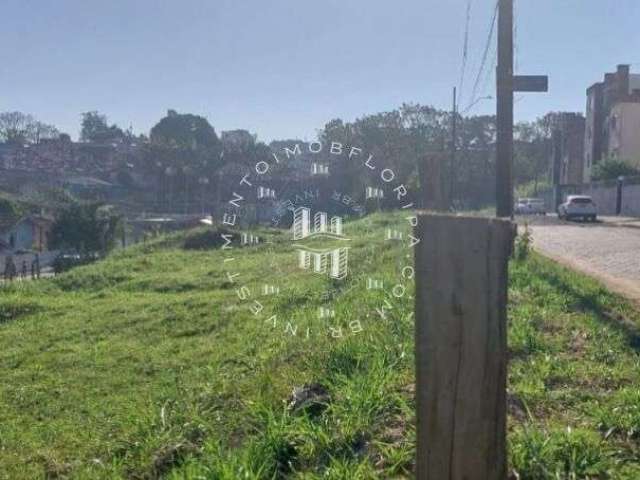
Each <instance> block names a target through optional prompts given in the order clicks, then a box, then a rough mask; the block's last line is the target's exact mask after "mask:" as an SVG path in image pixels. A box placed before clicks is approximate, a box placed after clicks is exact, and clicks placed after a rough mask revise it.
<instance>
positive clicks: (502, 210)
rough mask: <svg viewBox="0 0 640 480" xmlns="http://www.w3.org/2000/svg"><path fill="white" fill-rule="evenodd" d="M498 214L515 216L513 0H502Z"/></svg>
mask: <svg viewBox="0 0 640 480" xmlns="http://www.w3.org/2000/svg"><path fill="white" fill-rule="evenodd" d="M496 80H497V85H496V93H497V112H496V113H497V134H498V137H497V145H496V216H498V217H511V216H513V172H512V168H513V0H499V10H498V69H497V72H496Z"/></svg>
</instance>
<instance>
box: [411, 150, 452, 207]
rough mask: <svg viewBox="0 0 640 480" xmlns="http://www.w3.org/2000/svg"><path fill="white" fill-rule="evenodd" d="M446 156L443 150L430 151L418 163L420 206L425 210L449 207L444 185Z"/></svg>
mask: <svg viewBox="0 0 640 480" xmlns="http://www.w3.org/2000/svg"><path fill="white" fill-rule="evenodd" d="M446 161H447V156H446V154H445V153H443V152H430V153H428V154H426V155H425V157H424V162H421V163H420V164H419V165H418V170H419V175H420V187H421V194H422V208H424V209H425V210H434V211H446V210H448V209H449V195H448V192H447V191H446V187H445V185H446V184H447V182H446V181H445V164H446Z"/></svg>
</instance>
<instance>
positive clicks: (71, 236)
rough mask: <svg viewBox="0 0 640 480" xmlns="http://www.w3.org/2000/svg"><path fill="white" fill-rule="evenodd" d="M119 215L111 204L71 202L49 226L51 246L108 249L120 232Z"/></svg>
mask: <svg viewBox="0 0 640 480" xmlns="http://www.w3.org/2000/svg"><path fill="white" fill-rule="evenodd" d="M122 228H123V223H122V218H121V217H120V216H119V215H118V214H117V213H116V212H114V210H113V209H112V207H109V206H104V205H101V204H98V203H91V204H81V203H74V204H72V205H70V206H68V207H67V208H65V209H63V210H62V211H61V212H60V214H59V215H58V217H57V218H56V221H55V223H54V224H53V227H52V229H51V245H52V247H53V248H54V249H73V250H76V251H78V252H82V253H91V252H107V251H109V250H111V249H112V248H113V247H114V246H115V244H116V241H117V239H118V237H119V235H120V234H121V232H122Z"/></svg>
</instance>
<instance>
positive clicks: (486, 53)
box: [469, 1, 499, 104]
mask: <svg viewBox="0 0 640 480" xmlns="http://www.w3.org/2000/svg"><path fill="white" fill-rule="evenodd" d="M498 5H499V1H496V6H495V8H494V10H493V17H492V19H491V25H490V26H489V34H488V35H487V43H486V44H485V47H484V52H483V53H482V61H481V63H480V69H479V70H478V75H477V76H476V80H475V83H474V84H473V90H472V91H471V101H470V102H469V104H473V102H475V101H476V98H477V94H478V86H479V85H480V80H481V78H482V73H483V71H484V67H485V65H486V63H487V57H488V56H489V50H490V49H491V43H492V40H493V34H494V31H495V26H496V19H497V18H498Z"/></svg>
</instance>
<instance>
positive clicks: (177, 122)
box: [150, 110, 220, 151]
mask: <svg viewBox="0 0 640 480" xmlns="http://www.w3.org/2000/svg"><path fill="white" fill-rule="evenodd" d="M150 139H151V142H152V143H154V144H157V145H161V146H164V147H172V148H180V149H188V150H193V151H210V150H213V149H219V147H220V140H219V139H218V136H217V135H216V132H215V130H214V129H213V127H212V126H211V125H210V124H209V122H208V121H207V119H206V118H204V117H201V116H199V115H192V114H190V113H183V114H180V113H178V112H176V111H175V110H169V111H168V112H167V115H166V116H165V117H164V118H162V119H161V120H160V121H159V122H158V123H157V124H156V125H154V127H153V128H152V129H151V132H150Z"/></svg>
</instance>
